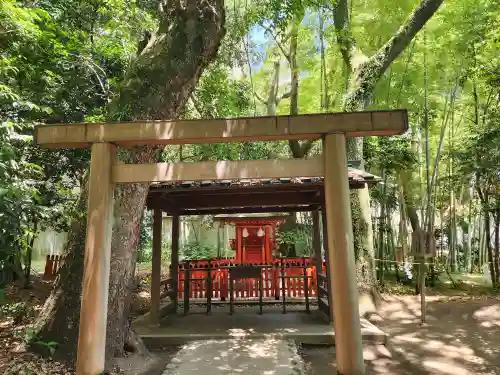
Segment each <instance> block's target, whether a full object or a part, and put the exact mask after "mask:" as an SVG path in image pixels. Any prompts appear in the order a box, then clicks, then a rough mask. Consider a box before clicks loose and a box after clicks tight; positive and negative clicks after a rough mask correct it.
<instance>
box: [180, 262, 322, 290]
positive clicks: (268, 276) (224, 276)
mask: <svg viewBox="0 0 500 375" xmlns="http://www.w3.org/2000/svg"><path fill="white" fill-rule="evenodd" d="M237 264H238V263H235V261H234V259H212V260H197V261H184V262H182V263H181V264H179V281H178V283H177V285H178V290H177V295H178V298H179V299H183V298H184V293H185V291H184V287H185V279H186V276H187V277H188V278H190V279H191V281H190V282H189V298H190V299H192V298H194V299H196V298H198V299H204V298H207V297H208V296H207V294H208V293H207V292H208V284H207V283H208V282H211V284H212V288H211V289H212V295H211V298H216V299H222V300H224V299H226V298H228V295H229V272H230V267H231V266H234V265H237ZM245 264H248V265H252V264H253V265H259V266H260V268H261V275H262V291H263V297H264V298H266V297H267V298H272V297H274V298H275V299H279V298H280V296H281V294H282V293H283V290H284V291H285V294H286V297H287V298H303V297H305V295H304V292H305V288H304V282H306V281H305V280H304V279H303V278H301V277H298V276H304V273H305V274H306V276H308V277H309V279H308V280H307V283H308V285H307V289H308V295H309V297H312V296H316V295H317V286H316V285H317V284H316V283H317V273H316V267H315V265H314V262H313V259H312V258H286V259H285V258H284V259H276V260H274V261H273V262H272V263H270V264H261V263H258V262H245ZM209 272H210V275H211V277H210V281H207V279H208V273H209ZM322 273H325V265H323V270H322ZM283 276H284V277H283ZM289 276H295V277H292V278H290V277H289ZM193 279H194V280H193ZM283 283H284V284H285V285H284V288H283ZM234 296H235V297H236V298H249V299H251V298H258V297H259V288H258V280H253V279H248V280H238V281H235V285H234Z"/></svg>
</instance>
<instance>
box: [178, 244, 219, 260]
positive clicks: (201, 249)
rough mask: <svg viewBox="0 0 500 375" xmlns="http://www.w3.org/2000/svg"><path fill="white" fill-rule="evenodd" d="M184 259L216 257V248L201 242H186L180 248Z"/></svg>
mask: <svg viewBox="0 0 500 375" xmlns="http://www.w3.org/2000/svg"><path fill="white" fill-rule="evenodd" d="M181 254H182V256H183V258H184V260H200V259H209V258H215V257H217V248H215V247H211V246H208V245H202V244H186V245H184V246H183V247H182V249H181Z"/></svg>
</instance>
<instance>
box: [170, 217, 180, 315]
mask: <svg viewBox="0 0 500 375" xmlns="http://www.w3.org/2000/svg"><path fill="white" fill-rule="evenodd" d="M179 234H180V217H179V215H178V214H174V215H173V216H172V259H171V265H172V267H171V268H172V290H173V295H172V299H173V301H172V302H173V304H174V311H175V312H177V305H178V301H179V295H178V290H179Z"/></svg>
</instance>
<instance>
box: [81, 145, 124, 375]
mask: <svg viewBox="0 0 500 375" xmlns="http://www.w3.org/2000/svg"><path fill="white" fill-rule="evenodd" d="M115 157H116V147H115V146H114V145H112V144H109V143H94V144H93V145H92V153H91V161H90V177H89V193H88V206H87V238H86V241H85V259H84V266H83V284H82V302H81V309H80V330H79V336H78V352H77V361H76V373H77V375H97V374H100V373H102V372H103V371H104V359H105V349H106V321H107V317H108V289H109V268H110V258H111V231H112V229H113V195H114V184H113V182H112V179H111V168H112V165H113V164H114V162H115Z"/></svg>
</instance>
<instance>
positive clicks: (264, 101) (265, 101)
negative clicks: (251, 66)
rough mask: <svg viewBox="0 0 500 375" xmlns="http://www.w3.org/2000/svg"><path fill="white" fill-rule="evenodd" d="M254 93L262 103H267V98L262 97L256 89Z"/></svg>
mask: <svg viewBox="0 0 500 375" xmlns="http://www.w3.org/2000/svg"><path fill="white" fill-rule="evenodd" d="M253 94H254V95H255V97H256V98H257V99H259V101H260V102H261V103H262V104H265V105H267V100H264V99H262V97H261V96H260V95H259V94H257V93H256V92H255V91H254V93H253Z"/></svg>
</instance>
